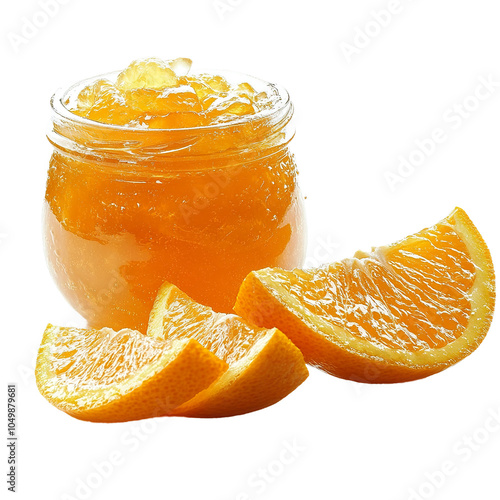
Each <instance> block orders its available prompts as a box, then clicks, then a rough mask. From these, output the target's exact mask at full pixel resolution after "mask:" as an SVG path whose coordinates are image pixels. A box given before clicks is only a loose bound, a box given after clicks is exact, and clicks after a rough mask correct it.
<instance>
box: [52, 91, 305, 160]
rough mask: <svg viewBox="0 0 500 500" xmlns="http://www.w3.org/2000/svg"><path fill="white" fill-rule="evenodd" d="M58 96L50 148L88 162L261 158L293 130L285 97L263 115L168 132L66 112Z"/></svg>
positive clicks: (284, 141) (279, 146) (54, 103)
mask: <svg viewBox="0 0 500 500" xmlns="http://www.w3.org/2000/svg"><path fill="white" fill-rule="evenodd" d="M63 98H64V94H63V93H56V94H55V95H54V96H53V97H52V100H51V105H52V123H53V126H52V130H51V131H50V132H49V134H48V135H47V137H48V140H49V141H50V142H51V144H52V145H53V146H54V148H55V150H56V151H58V152H60V153H62V154H66V155H70V156H72V157H75V158H83V159H85V160H86V161H89V162H105V163H109V164H113V163H119V164H120V165H121V166H122V167H123V166H124V165H128V166H129V168H135V167H140V166H141V165H149V164H154V165H165V167H166V168H179V169H182V170H184V169H185V168H190V167H188V166H189V165H191V166H192V164H193V162H195V163H207V164H210V163H212V162H216V163H224V160H227V161H228V162H231V160H233V161H234V159H238V158H239V159H245V158H246V159H251V158H252V157H254V156H258V157H260V158H262V157H263V156H266V155H270V154H274V153H275V152H276V151H279V150H280V149H282V148H283V147H285V146H286V144H288V142H289V141H290V140H291V139H292V137H293V135H294V133H295V131H294V129H293V126H292V122H291V120H292V117H293V104H292V102H291V101H290V100H289V99H287V100H286V102H284V103H283V102H282V103H281V106H280V107H279V108H277V109H273V110H270V111H269V112H267V113H266V114H262V113H259V114H256V115H251V116H249V117H242V118H241V119H237V120H235V121H234V122H228V123H224V124H218V125H210V126H206V127H197V128H185V129H168V130H167V129H138V128H129V127H126V126H114V125H106V124H101V123H98V122H94V121H91V120H88V119H86V118H82V117H79V116H77V115H75V114H74V113H71V112H70V111H69V110H68V109H67V108H66V107H65V106H64V104H63ZM169 164H170V165H171V166H170V167H168V166H167V165H169ZM173 165H175V167H174V166H173Z"/></svg>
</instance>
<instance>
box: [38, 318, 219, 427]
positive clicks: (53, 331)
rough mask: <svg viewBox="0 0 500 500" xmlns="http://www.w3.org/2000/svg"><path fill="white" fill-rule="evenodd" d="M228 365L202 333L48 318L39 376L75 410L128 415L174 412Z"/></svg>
mask: <svg viewBox="0 0 500 500" xmlns="http://www.w3.org/2000/svg"><path fill="white" fill-rule="evenodd" d="M225 369H226V363H224V362H223V361H221V360H220V359H218V358H217V357H216V356H214V355H213V354H212V353H211V352H210V351H208V350H207V349H205V348H204V347H202V346H201V345H200V344H199V343H198V342H196V341H195V340H194V339H185V340H181V341H177V342H173V343H169V342H165V341H160V340H156V339H152V338H148V337H146V336H145V335H143V334H141V333H139V332H136V331H133V330H120V331H119V332H114V331H113V330H111V329H109V328H103V329H102V330H81V329H78V328H63V327H57V326H52V325H48V326H47V329H46V330H45V333H44V336H43V340H42V344H41V346H40V350H39V353H38V359H37V365H36V381H37V385H38V389H39V390H40V392H41V393H42V395H43V396H44V397H45V398H46V399H47V400H48V401H49V402H50V403H52V404H53V405H54V406H55V407H57V408H59V409H60V410H62V411H64V412H66V413H68V414H69V415H72V416H73V417H76V418H79V419H81V420H90V421H93V422H125V421H128V420H138V419H142V418H148V417H157V416H160V415H168V414H171V413H172V411H173V410H174V409H175V408H177V407H178V406H180V405H182V404H183V403H185V402H186V401H188V400H190V399H191V398H192V397H193V396H194V395H196V394H197V393H198V392H200V391H201V390H203V389H205V388H206V387H208V386H209V385H210V384H211V383H212V382H213V381H214V380H216V379H217V378H218V377H219V375H220V374H221V373H222V372H224V371H225Z"/></svg>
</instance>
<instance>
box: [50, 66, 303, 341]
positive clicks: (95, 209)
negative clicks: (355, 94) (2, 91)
mask: <svg viewBox="0 0 500 500" xmlns="http://www.w3.org/2000/svg"><path fill="white" fill-rule="evenodd" d="M190 67H191V61H190V60H189V59H183V58H181V59H176V60H172V61H162V60H158V59H146V60H141V61H135V62H133V63H132V64H131V65H130V66H129V67H128V68H127V69H125V70H124V71H122V72H121V73H111V74H109V75H105V76H103V77H98V78H93V79H90V80H87V81H84V82H81V83H79V84H76V85H74V86H73V87H71V88H70V89H69V90H67V91H61V92H59V93H56V94H55V95H54V96H53V98H52V101H51V102H52V109H53V130H52V131H51V133H50V134H49V140H50V142H51V143H52V145H53V146H54V152H53V155H52V158H51V162H50V168H49V171H48V181H47V191H46V197H45V200H46V203H45V228H46V232H45V241H46V251H47V256H48V261H49V267H50V270H51V273H52V275H53V277H54V279H55V281H56V282H57V284H58V286H59V288H60V290H61V291H62V293H63V294H64V295H65V297H66V298H67V299H68V301H69V302H70V303H71V305H72V306H73V307H74V308H75V309H76V310H77V311H78V312H79V313H80V314H81V315H82V316H83V317H84V318H85V319H86V320H87V321H88V323H89V326H91V327H93V328H101V327H104V326H108V327H111V328H114V329H120V328H124V327H127V328H135V329H138V330H140V331H143V332H144V331H145V328H146V325H147V321H148V316H149V313H150V310H151V306H152V304H153V301H154V298H155V296H156V293H157V290H158V288H159V287H160V285H161V284H162V283H163V282H164V281H169V282H171V283H173V284H175V285H177V286H178V287H179V288H180V289H181V290H183V291H184V292H186V293H187V294H188V295H190V296H191V297H192V298H193V299H194V300H196V301H198V302H201V303H203V304H206V305H209V306H211V307H212V308H214V309H215V310H216V311H220V312H231V311H232V307H233V304H234V301H235V298H236V295H237V292H238V289H239V286H240V284H241V282H242V281H243V279H244V278H245V276H246V275H247V274H248V273H249V272H250V271H252V270H256V269H260V268H263V267H269V266H271V267H282V268H285V269H291V268H294V267H299V266H300V265H301V264H302V262H303V258H304V251H305V229H304V215H303V207H302V197H301V195H300V191H299V188H298V185H297V178H296V176H297V170H296V165H295V161H294V157H293V154H292V152H291V150H290V141H291V140H292V138H293V133H294V132H293V128H292V126H291V118H292V115H293V106H292V103H291V101H290V99H289V97H288V94H287V92H286V91H285V90H284V89H283V88H281V87H279V86H276V85H273V84H270V83H267V82H264V81H261V80H258V79H256V78H252V77H249V76H244V75H238V74H234V73H228V72H220V73H217V74H211V73H199V74H193V75H190Z"/></svg>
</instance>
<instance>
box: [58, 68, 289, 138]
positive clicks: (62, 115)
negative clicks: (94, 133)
mask: <svg viewBox="0 0 500 500" xmlns="http://www.w3.org/2000/svg"><path fill="white" fill-rule="evenodd" d="M119 73H120V71H113V72H109V73H104V74H101V75H97V76H93V77H90V78H85V79H84V80H80V81H79V82H76V83H74V84H73V85H71V86H70V87H68V88H66V89H64V88H59V89H57V90H56V91H55V92H54V94H53V95H52V97H51V99H50V106H51V109H52V111H53V113H54V114H55V115H56V117H57V118H59V119H63V120H64V121H66V122H70V123H72V124H74V125H75V126H78V125H81V126H85V127H93V128H94V129H96V130H103V131H116V132H118V131H123V132H126V133H137V134H141V135H142V134H147V133H148V132H149V133H155V134H157V133H162V132H165V133H180V132H186V133H188V134H189V133H197V132H199V133H203V132H210V131H215V130H222V129H224V130H226V129H230V128H232V127H235V128H237V127H239V126H241V125H244V124H247V123H250V122H255V123H258V122H259V121H264V120H271V121H272V120H273V118H276V117H277V116H280V114H281V113H283V111H285V110H287V109H288V108H291V107H292V102H291V99H290V94H289V93H288V91H287V90H286V89H285V88H284V87H283V86H281V85H278V84H274V83H271V82H268V81H266V80H262V79H260V78H256V77H253V76H251V75H248V74H246V73H239V72H235V71H226V70H220V71H219V70H203V71H198V72H197V73H196V74H211V75H217V76H223V77H226V78H228V77H232V78H238V80H239V81H240V82H242V81H245V82H248V83H250V84H252V82H254V86H255V84H259V85H260V86H265V87H267V88H272V89H274V90H275V91H277V93H278V96H279V99H278V101H277V102H276V105H274V106H273V107H272V108H271V110H262V111H259V112H257V113H254V114H251V115H244V116H240V117H238V118H236V119H234V120H230V121H227V122H222V123H214V124H210V125H202V126H197V127H182V128H145V127H129V126H127V125H115V124H108V123H102V122H98V121H95V120H90V119H89V118H85V117H83V116H79V115H77V114H75V113H73V112H72V111H71V110H70V109H69V108H68V107H67V106H66V105H65V102H67V101H68V99H69V98H70V94H71V93H73V94H75V93H76V90H77V89H78V88H79V87H81V88H83V86H85V85H88V84H89V83H91V82H93V81H96V80H98V79H101V78H108V79H113V77H116V76H117V75H118V74H119Z"/></svg>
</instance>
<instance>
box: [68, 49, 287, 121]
mask: <svg viewBox="0 0 500 500" xmlns="http://www.w3.org/2000/svg"><path fill="white" fill-rule="evenodd" d="M190 69H191V60H190V59H185V58H178V59H174V60H172V61H162V60H159V59H145V60H139V61H134V62H133V63H131V64H130V66H129V67H128V68H126V69H125V70H123V71H122V72H120V73H119V74H118V76H117V77H116V79H115V81H112V80H110V79H108V78H98V79H95V80H94V81H92V82H90V83H88V84H86V85H85V86H84V87H83V88H82V89H81V90H80V91H79V92H78V94H77V95H76V96H75V95H74V96H69V97H68V99H67V101H66V103H65V104H66V105H67V107H68V108H69V109H70V110H71V111H72V112H73V113H75V114H77V115H79V116H82V117H84V118H88V119H90V120H94V121H97V122H100V123H107V124H113V125H123V126H126V127H132V128H150V129H166V128H189V127H202V126H207V125H214V124H223V123H230V122H232V121H234V120H236V119H237V118H238V117H242V116H249V115H255V114H256V113H258V112H262V111H265V110H269V109H271V108H272V107H273V104H274V103H275V102H276V100H277V97H278V96H277V94H276V92H273V91H272V88H271V87H270V88H269V89H267V91H262V92H259V91H257V90H256V89H254V87H253V86H252V85H251V84H250V83H248V82H245V81H241V82H235V83H230V82H228V81H227V80H226V79H225V78H224V77H223V76H220V75H211V74H207V73H200V74H195V75H192V76H189V75H188V73H189V71H190ZM72 97H73V98H72ZM75 97H76V99H75Z"/></svg>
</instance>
